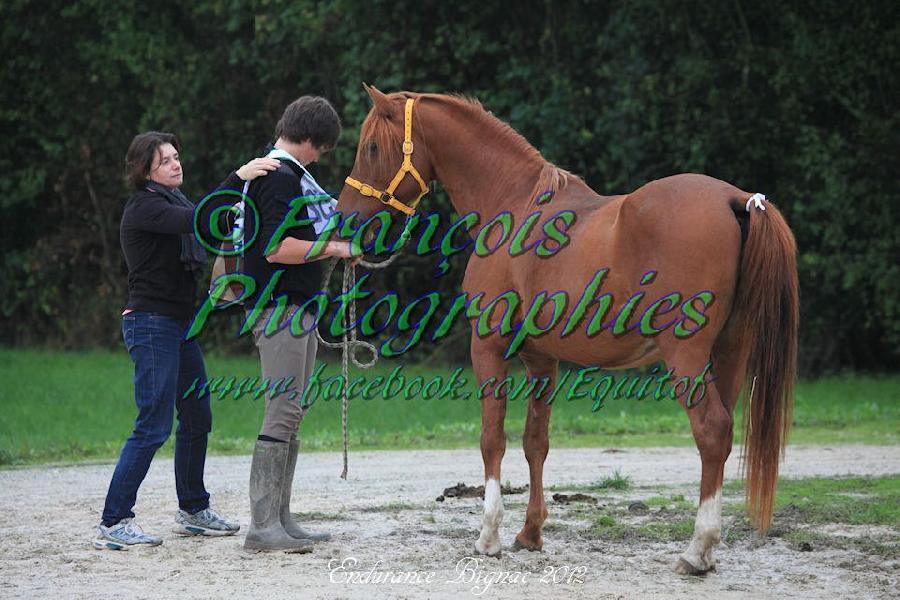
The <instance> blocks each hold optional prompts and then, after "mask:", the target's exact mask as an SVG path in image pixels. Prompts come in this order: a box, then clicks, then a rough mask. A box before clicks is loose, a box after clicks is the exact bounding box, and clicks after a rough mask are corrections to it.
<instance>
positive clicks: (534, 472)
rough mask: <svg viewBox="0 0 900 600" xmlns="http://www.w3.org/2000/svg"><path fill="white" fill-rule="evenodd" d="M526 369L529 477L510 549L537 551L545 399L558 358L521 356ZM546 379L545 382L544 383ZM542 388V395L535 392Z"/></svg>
mask: <svg viewBox="0 0 900 600" xmlns="http://www.w3.org/2000/svg"><path fill="white" fill-rule="evenodd" d="M522 362H523V363H525V367H526V370H527V378H528V379H527V384H526V388H525V389H526V390H531V386H532V385H533V386H534V388H533V390H531V393H530V394H529V398H528V415H527V417H526V418H525V432H524V435H523V436H522V447H523V449H524V451H525V459H526V460H527V461H528V471H529V478H530V485H529V496H528V508H527V509H526V511H525V525H524V526H523V527H522V530H521V531H520V532H519V533H518V535H516V541H515V544H514V546H513V547H514V549H516V550H519V549H525V550H540V549H541V548H543V545H544V540H543V537H542V536H541V530H542V528H543V526H544V521H546V520H547V503H546V501H545V500H544V461H545V460H546V459H547V453H548V451H549V450H550V432H549V428H550V408H551V407H550V405H549V404H547V403H546V401H545V398H546V396H547V395H549V393H550V390H552V389H553V388H554V387H555V385H556V381H555V380H556V370H557V365H558V361H556V360H553V359H550V358H537V357H530V356H526V355H522ZM544 382H546V384H545V383H544ZM541 389H543V392H544V393H542V394H540V396H538V392H539V391H541Z"/></svg>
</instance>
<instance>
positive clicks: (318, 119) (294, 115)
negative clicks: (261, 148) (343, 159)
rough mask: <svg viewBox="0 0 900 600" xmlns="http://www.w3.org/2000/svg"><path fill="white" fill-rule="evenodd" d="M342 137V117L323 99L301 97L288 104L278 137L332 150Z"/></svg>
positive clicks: (281, 119)
mask: <svg viewBox="0 0 900 600" xmlns="http://www.w3.org/2000/svg"><path fill="white" fill-rule="evenodd" d="M339 137H341V118H340V117H339V116H338V114H337V111H336V110H334V107H333V106H332V105H331V103H330V102H329V101H328V100H326V99H325V98H322V97H321V96H301V97H300V98H297V99H296V100H294V101H293V102H291V103H290V104H288V105H287V108H285V109H284V114H282V115H281V118H280V119H279V120H278V124H277V125H276V126H275V138H276V139H277V138H284V139H286V140H287V141H289V142H294V143H295V144H300V143H303V142H305V141H306V140H309V142H310V143H311V144H312V145H313V146H315V147H316V148H320V149H322V150H331V149H332V148H334V146H335V145H336V144H337V141H338V138H339Z"/></svg>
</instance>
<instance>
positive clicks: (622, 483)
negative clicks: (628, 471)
mask: <svg viewBox="0 0 900 600" xmlns="http://www.w3.org/2000/svg"><path fill="white" fill-rule="evenodd" d="M630 487H631V478H630V477H628V475H622V473H620V472H619V470H618V469H616V470H615V471H613V473H612V475H610V476H609V477H604V478H603V479H601V480H600V481H598V482H597V483H595V484H593V486H592V488H593V489H595V490H627V489H629V488H630Z"/></svg>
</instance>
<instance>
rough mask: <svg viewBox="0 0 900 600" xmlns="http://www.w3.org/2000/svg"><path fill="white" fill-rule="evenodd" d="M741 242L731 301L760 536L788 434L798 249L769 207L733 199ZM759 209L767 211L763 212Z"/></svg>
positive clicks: (750, 499) (750, 505)
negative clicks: (743, 353)
mask: <svg viewBox="0 0 900 600" xmlns="http://www.w3.org/2000/svg"><path fill="white" fill-rule="evenodd" d="M731 204H732V209H733V210H734V211H735V214H736V215H738V216H739V219H740V220H742V221H743V222H742V225H744V226H745V232H746V238H745V241H744V244H743V251H742V257H741V265H740V277H739V282H738V287H737V293H736V297H735V309H736V311H737V313H738V314H737V315H736V316H737V317H738V319H737V322H738V324H739V328H738V331H739V335H740V338H741V339H742V340H743V341H744V343H746V344H747V346H745V347H749V356H748V361H747V366H746V379H747V382H750V386H749V387H750V392H749V394H747V393H746V389H747V386H746V385H745V386H744V390H745V395H744V453H743V456H742V465H741V466H742V469H743V470H744V473H745V476H746V492H745V493H746V497H747V511H748V513H749V515H750V518H751V520H752V521H753V523H754V524H755V525H756V527H757V529H758V530H759V531H760V533H765V532H766V531H768V529H769V525H770V524H771V521H772V511H773V508H774V502H775V486H776V483H777V481H778V467H779V462H780V460H783V459H784V451H785V446H786V445H787V439H788V434H789V432H790V428H791V411H792V406H793V398H794V397H793V388H794V379H795V377H796V371H797V330H798V325H799V321H800V308H799V303H800V302H799V283H798V281H797V258H796V252H797V246H796V243H795V241H794V235H793V233H792V232H791V230H790V228H789V227H788V225H787V223H786V222H785V220H784V217H782V215H781V212H779V210H778V209H777V208H776V207H775V206H774V205H772V204H770V203H766V204H765V205H763V204H762V203H760V202H758V203H757V205H756V207H752V206H750V203H749V202H748V203H747V206H750V208H749V214H747V210H748V209H746V208H745V205H744V203H743V201H738V200H737V199H735V200H733V201H732V203H731ZM762 206H764V207H765V209H764V210H763V209H761V208H760V207H762Z"/></svg>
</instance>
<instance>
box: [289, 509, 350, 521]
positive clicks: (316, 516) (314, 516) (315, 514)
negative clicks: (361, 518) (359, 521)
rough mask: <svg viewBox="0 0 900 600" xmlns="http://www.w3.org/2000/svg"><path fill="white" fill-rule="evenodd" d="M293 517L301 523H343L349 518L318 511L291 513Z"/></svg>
mask: <svg viewBox="0 0 900 600" xmlns="http://www.w3.org/2000/svg"><path fill="white" fill-rule="evenodd" d="M291 516H292V517H294V518H295V519H299V520H300V521H343V520H344V519H346V518H347V517H346V516H345V515H339V514H338V513H326V512H321V511H317V510H313V511H310V512H298V513H291Z"/></svg>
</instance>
